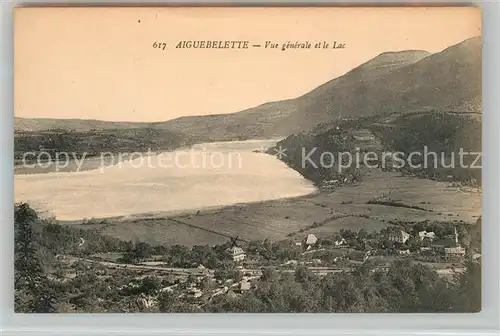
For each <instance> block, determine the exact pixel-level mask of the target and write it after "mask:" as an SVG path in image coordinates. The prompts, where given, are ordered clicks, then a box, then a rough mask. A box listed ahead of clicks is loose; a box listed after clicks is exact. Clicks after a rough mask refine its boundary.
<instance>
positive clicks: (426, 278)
mask: <svg viewBox="0 0 500 336" xmlns="http://www.w3.org/2000/svg"><path fill="white" fill-rule="evenodd" d="M14 225H15V310H16V312H39V313H49V312H61V313H67V312H85V313H89V312H94V313H96V312H139V311H147V312H470V311H478V310H480V306H481V300H480V293H481V266H480V264H479V263H477V262H472V260H471V261H468V262H466V272H465V273H462V274H459V275H457V276H455V277H453V278H452V279H447V278H442V277H439V276H438V275H437V273H436V272H435V271H434V270H433V269H431V268H429V267H427V266H424V265H422V264H419V263H414V262H412V261H410V260H403V259H396V260H395V261H393V262H392V263H391V264H390V265H389V267H388V268H387V269H385V270H380V269H376V268H374V265H373V264H372V263H371V262H370V261H368V262H365V263H363V264H362V266H361V267H358V268H357V269H356V270H355V272H351V273H348V272H342V273H337V274H331V275H328V276H325V277H320V276H317V275H314V274H311V273H310V272H309V270H308V269H307V268H306V267H298V268H297V269H295V271H294V272H292V273H290V272H288V273H283V272H278V271H277V270H276V269H275V268H274V267H272V266H268V267H264V268H263V271H262V276H261V277H260V279H259V281H258V284H257V287H256V288H255V289H252V290H250V291H248V292H246V293H244V294H243V295H240V296H230V295H221V296H219V297H215V298H214V299H213V300H211V301H210V302H207V303H206V304H205V305H202V306H200V305H197V304H193V303H190V302H189V301H186V300H179V299H178V296H177V295H176V294H175V293H172V292H168V291H163V290H162V288H164V287H166V286H178V288H182V286H186V284H185V283H180V282H178V280H175V279H173V278H171V277H169V276H160V275H149V276H142V277H141V276H138V275H137V273H134V272H133V271H131V270H127V269H121V270H115V271H114V273H113V274H110V273H109V272H110V270H109V269H106V268H105V267H104V266H102V265H100V264H97V263H86V262H83V261H77V262H75V263H73V264H72V266H71V271H72V272H74V273H75V276H73V277H68V276H67V275H68V274H67V272H68V270H67V268H64V267H62V265H63V264H62V262H61V261H60V256H61V255H72V256H88V255H90V254H91V253H95V252H116V251H122V252H124V254H123V255H124V257H123V259H126V260H124V262H128V263H133V262H137V261H140V260H143V259H145V258H148V257H149V256H151V255H152V254H160V255H163V256H164V257H165V260H166V262H167V263H168V264H170V265H172V266H178V267H193V266H195V265H198V264H200V263H203V264H204V265H205V266H207V267H210V268H213V269H214V270H215V278H216V279H219V280H222V281H224V280H226V279H237V278H239V277H241V274H238V273H239V271H238V269H237V268H236V267H235V265H234V263H232V262H231V261H230V260H228V259H227V257H226V256H225V251H226V249H227V247H228V246H224V245H221V246H213V247H210V246H195V247H193V248H192V249H188V248H186V247H182V246H150V245H148V244H146V243H141V242H135V243H133V242H123V241H120V240H117V239H114V238H110V237H107V236H103V235H100V234H99V233H98V232H93V231H86V230H77V229H73V228H71V227H69V226H61V225H60V224H58V223H57V222H54V221H48V220H44V219H40V218H38V216H37V214H36V212H35V211H34V210H33V209H31V208H30V207H29V206H28V205H27V204H20V205H17V206H16V207H15V223H14ZM433 229H435V230H438V229H439V228H438V227H433ZM443 230H446V229H445V228H444V227H443ZM343 234H345V236H346V237H348V239H349V236H350V235H349V234H347V233H346V232H344V233H343ZM351 236H352V234H351ZM353 237H354V236H353ZM80 238H82V239H84V240H86V241H87V242H88V244H85V245H83V247H82V246H79V244H78V241H80ZM353 239H354V238H353ZM287 246H289V245H287V244H286V243H284V242H275V243H272V242H250V243H249V245H248V247H247V251H248V253H255V254H258V255H261V256H262V257H263V258H265V259H269V260H271V259H283V260H287V259H289V258H294V257H296V256H297V252H298V251H296V250H294V248H293V247H290V248H287ZM295 248H296V247H295ZM212 285H213V284H212V283H210V282H208V281H203V280H202V283H201V284H200V286H201V287H202V288H204V287H209V286H212ZM140 295H151V296H154V297H155V298H156V302H157V304H155V305H153V306H152V307H149V308H147V309H144V308H140V307H138V306H137V304H136V302H137V301H136V300H137V298H138V297H139V296H140Z"/></svg>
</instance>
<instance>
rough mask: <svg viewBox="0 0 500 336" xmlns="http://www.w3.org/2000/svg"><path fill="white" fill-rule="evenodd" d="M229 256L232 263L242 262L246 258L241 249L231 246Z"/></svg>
mask: <svg viewBox="0 0 500 336" xmlns="http://www.w3.org/2000/svg"><path fill="white" fill-rule="evenodd" d="M229 254H230V256H231V258H232V259H233V261H234V262H239V261H242V260H244V259H245V258H246V253H245V251H243V249H242V248H241V247H238V246H233V247H231V248H230V249H229Z"/></svg>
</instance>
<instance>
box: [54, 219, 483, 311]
mask: <svg viewBox="0 0 500 336" xmlns="http://www.w3.org/2000/svg"><path fill="white" fill-rule="evenodd" d="M478 222H479V221H478ZM429 225H430V224H429ZM429 225H428V226H429ZM430 227H432V225H430ZM436 229H437V230H435V231H438V232H439V234H438V233H436V232H435V231H432V230H420V231H415V230H404V229H402V228H401V227H396V226H394V227H390V228H386V229H383V230H381V231H379V232H366V231H364V230H360V231H358V232H353V231H350V230H341V232H339V233H338V234H336V235H333V236H331V237H323V238H319V237H317V236H315V235H314V234H312V233H309V234H308V233H304V235H303V236H302V237H300V236H299V235H297V236H296V237H294V239H289V240H285V241H281V242H274V243H272V242H269V241H259V242H240V241H238V237H234V238H233V239H231V241H230V242H228V243H227V244H226V246H224V247H223V248H221V247H217V252H216V253H217V254H218V255H219V256H220V259H221V260H219V261H218V262H217V264H216V266H215V267H213V265H210V264H212V263H213V262H212V261H211V260H210V259H207V262H206V263H205V264H204V263H202V262H200V263H199V264H197V265H196V264H194V262H192V263H191V265H192V266H191V267H174V266H173V265H172V262H171V260H172V258H170V259H169V258H168V257H166V256H165V255H154V254H152V255H147V256H145V258H141V260H135V261H127V262H124V259H123V254H120V253H114V252H108V253H98V254H94V255H90V256H85V257H82V256H79V257H76V256H61V260H64V261H65V262H66V263H67V265H68V266H70V268H71V269H73V270H74V269H76V268H78V267H83V268H86V269H87V270H88V269H89V268H94V269H95V273H96V274H97V275H98V277H100V278H102V279H104V280H107V281H109V284H110V285H111V284H119V288H118V289H119V291H120V292H121V293H123V294H124V295H136V297H137V299H136V304H137V306H138V307H139V309H140V310H141V311H144V310H147V309H149V308H151V307H153V306H155V305H157V300H158V297H159V296H161V295H165V294H168V295H171V296H172V297H173V298H175V299H176V300H180V301H182V302H186V303H189V304H191V305H195V306H197V307H200V308H201V307H203V306H204V305H206V304H208V303H210V302H211V301H212V300H214V299H215V298H217V297H222V296H226V297H228V298H237V297H238V296H241V295H243V294H245V292H248V291H252V290H254V289H256V288H257V287H258V286H259V282H260V281H261V279H262V277H266V276H267V277H269V274H270V273H272V272H278V273H291V274H292V275H293V274H297V272H299V271H303V272H307V273H309V274H313V275H316V276H319V277H323V276H326V275H329V274H332V273H352V272H355V271H356V270H358V269H360V268H362V267H368V268H369V269H370V271H371V272H374V271H382V272H383V271H385V270H387V269H388V266H389V265H390V263H391V262H393V261H394V260H396V259H402V258H404V259H409V260H412V262H418V263H422V264H425V265H426V266H430V267H431V268H433V269H434V270H435V271H436V273H437V274H438V275H439V276H440V277H453V276H455V275H456V274H458V273H461V272H464V271H465V267H464V260H465V259H467V258H469V257H470V259H472V260H475V261H477V262H479V261H480V257H481V255H480V253H479V252H480V248H478V247H477V246H476V243H475V242H474V237H473V233H471V232H469V231H467V230H466V229H464V227H460V230H458V229H457V227H456V226H453V225H439V226H436ZM407 231H409V232H407ZM205 248H206V249H212V250H216V247H215V246H214V247H211V248H210V247H208V246H207V247H205ZM170 253H172V252H170ZM169 260H170V262H169ZM76 265H80V266H76ZM82 265H83V266H82ZM69 273H71V271H69ZM120 275H121V276H123V280H124V281H119V280H117V279H119V278H120ZM68 276H69V277H76V276H78V272H75V273H74V274H68ZM131 279H132V280H131Z"/></svg>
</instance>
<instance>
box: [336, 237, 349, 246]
mask: <svg viewBox="0 0 500 336" xmlns="http://www.w3.org/2000/svg"><path fill="white" fill-rule="evenodd" d="M334 244H335V246H341V245H347V242H346V241H345V239H344V238H342V239H340V240H336V241H335V243H334Z"/></svg>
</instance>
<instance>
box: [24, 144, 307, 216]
mask: <svg viewBox="0 0 500 336" xmlns="http://www.w3.org/2000/svg"><path fill="white" fill-rule="evenodd" d="M275 143H276V140H249V141H234V142H217V143H206V144H199V145H194V146H192V148H189V149H180V150H177V151H173V152H166V153H159V154H149V155H147V154H145V153H143V154H141V153H135V154H134V155H132V156H130V155H124V156H123V157H116V158H112V159H111V160H110V158H109V157H107V158H105V159H103V161H102V162H103V166H102V167H99V168H98V169H93V170H87V171H77V172H54V173H46V174H23V175H16V176H15V185H14V189H15V201H16V202H28V203H29V204H30V205H31V206H32V207H33V208H35V209H36V210H38V211H41V212H42V213H43V214H44V215H45V216H55V217H56V218H57V219H59V220H79V219H84V218H87V219H90V218H108V217H116V216H130V215H138V214H151V213H159V212H168V211H180V210H196V209H201V208H205V207H214V206H225V205H231V204H236V203H250V202H258V201H264V200H272V199H279V198H289V197H296V196H301V195H307V194H310V193H312V192H314V191H315V190H316V189H315V187H314V186H313V185H312V183H311V182H310V181H308V180H306V179H304V178H303V177H302V176H301V175H300V174H299V173H297V172H296V171H295V170H293V169H291V168H289V167H288V166H287V165H286V164H284V163H283V162H281V161H280V160H278V159H277V158H276V157H275V156H273V155H268V154H263V153H257V152H254V151H255V150H264V149H266V148H269V147H271V146H273V145H274V144H275ZM93 160H96V159H95V158H94V159H93ZM111 162H114V163H115V164H114V165H111Z"/></svg>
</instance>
